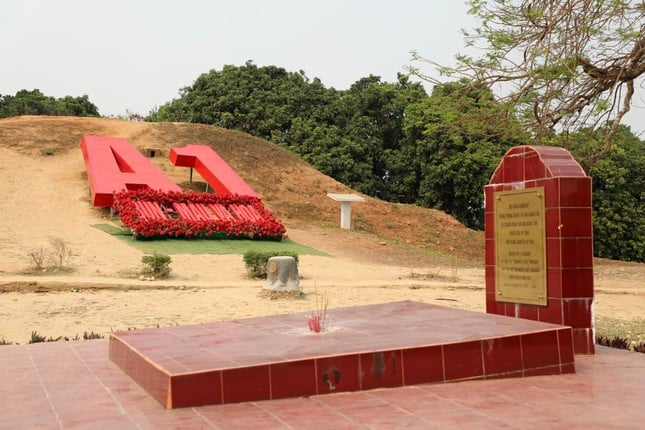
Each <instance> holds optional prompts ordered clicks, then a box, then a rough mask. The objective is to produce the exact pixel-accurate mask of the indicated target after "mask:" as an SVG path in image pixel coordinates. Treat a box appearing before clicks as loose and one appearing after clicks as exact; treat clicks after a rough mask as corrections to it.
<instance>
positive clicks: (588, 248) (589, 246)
mask: <svg viewBox="0 0 645 430" xmlns="http://www.w3.org/2000/svg"><path fill="white" fill-rule="evenodd" d="M561 252H562V257H561V258H562V267H563V268H584V267H592V266H593V241H592V239H591V238H590V237H589V238H565V239H562V250H561Z"/></svg>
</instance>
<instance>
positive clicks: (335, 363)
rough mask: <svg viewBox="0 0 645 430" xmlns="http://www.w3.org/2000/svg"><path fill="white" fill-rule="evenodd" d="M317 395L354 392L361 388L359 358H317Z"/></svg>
mask: <svg viewBox="0 0 645 430" xmlns="http://www.w3.org/2000/svg"><path fill="white" fill-rule="evenodd" d="M316 371H317V380H318V394H327V393H338V392H341V391H356V390H359V389H360V388H361V386H360V378H359V356H358V354H355V355H346V356H341V357H328V358H319V359H317V360H316Z"/></svg>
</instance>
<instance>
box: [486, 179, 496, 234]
mask: <svg viewBox="0 0 645 430" xmlns="http://www.w3.org/2000/svg"><path fill="white" fill-rule="evenodd" d="M495 188H496V187H495V185H485V186H484V205H485V208H484V213H485V214H491V213H493V208H494V207H495V205H494V203H493V202H494V200H493V194H494V193H495V191H496V189H495ZM484 221H485V222H487V221H486V220H484ZM486 225H487V226H488V224H486Z"/></svg>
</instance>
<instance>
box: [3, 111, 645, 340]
mask: <svg viewBox="0 0 645 430" xmlns="http://www.w3.org/2000/svg"><path fill="white" fill-rule="evenodd" d="M84 134H95V135H107V136H120V137H124V138H126V139H128V140H129V141H130V143H132V144H133V145H135V146H137V147H139V148H140V149H142V150H143V149H144V148H153V149H155V150H157V152H158V153H161V155H160V156H157V157H155V158H152V159H151V161H152V162H154V163H155V164H156V165H158V166H159V167H160V168H161V169H162V170H163V171H164V172H165V173H166V174H167V175H169V176H170V177H171V178H173V180H175V182H177V183H180V184H185V183H186V181H187V180H188V171H187V170H186V169H182V168H175V167H174V166H172V165H171V164H170V162H169V161H168V160H167V155H168V151H169V148H170V147H171V146H177V147H181V146H184V145H186V144H203V145H210V146H212V147H213V148H214V149H215V151H217V152H218V153H219V154H220V155H221V156H222V158H224V160H226V161H227V162H228V163H229V164H230V165H231V166H232V167H233V168H234V169H235V170H236V171H237V172H238V173H239V174H240V175H241V176H242V177H243V178H244V179H245V180H246V181H247V182H248V183H249V184H250V185H251V186H252V187H253V188H254V189H255V190H256V191H257V192H258V193H259V194H260V195H261V196H262V199H263V201H264V203H265V204H266V205H267V207H269V208H270V209H271V210H272V212H273V213H274V214H275V215H276V216H277V217H278V218H280V219H281V220H282V221H283V223H284V224H285V226H286V227H287V234H288V235H289V237H290V238H291V239H293V240H295V241H296V242H298V243H301V244H304V245H308V246H311V247H314V248H317V249H319V250H322V251H325V252H327V253H328V254H330V255H331V257H314V256H302V257H301V263H300V265H299V269H300V273H301V276H302V277H303V279H302V283H301V284H302V285H303V288H304V290H305V293H307V297H306V298H305V300H267V299H262V298H260V297H258V291H259V290H260V288H261V286H262V284H263V283H262V281H258V280H252V279H249V278H248V277H246V274H245V272H244V267H243V263H242V259H241V256H239V255H217V256H216V255H173V256H172V258H173V264H172V268H173V272H172V275H171V277H170V279H168V280H165V281H154V282H146V281H139V280H137V279H131V278H130V277H128V276H127V274H128V273H131V272H132V271H133V270H135V269H136V268H137V267H138V264H139V262H140V259H141V256H142V253H141V251H139V250H137V249H135V248H133V247H131V246H129V245H127V244H125V243H124V242H122V241H120V240H118V239H116V238H115V237H113V236H110V235H108V234H106V233H104V232H102V231H100V230H97V229H96V228H93V227H92V225H93V224H97V223H101V222H106V219H107V212H106V211H105V210H99V209H96V208H93V207H92V206H91V205H90V203H89V190H88V185H87V180H86V174H85V165H84V162H83V157H82V154H81V151H80V148H79V144H80V140H81V137H82V136H83V135H84ZM44 154H52V155H44ZM195 179H196V180H197V181H200V180H201V179H200V178H199V177H198V176H197V175H196V176H195ZM327 192H336V193H347V192H352V190H350V189H349V188H347V187H346V186H344V185H342V184H340V183H338V182H336V181H334V180H333V179H331V178H329V177H327V176H325V175H322V174H321V173H319V172H318V171H317V170H315V169H314V168H312V167H311V166H309V165H308V164H307V163H305V162H303V161H302V160H300V159H299V158H297V157H296V156H294V155H293V154H291V153H290V152H288V151H286V150H284V149H282V148H280V147H277V146H276V145H273V144H271V143H268V142H266V141H264V140H261V139H257V138H254V137H252V136H249V135H247V134H244V133H238V132H233V131H229V130H224V129H221V128H217V127H209V126H201V125H192V124H151V123H133V122H124V121H118V120H112V119H95V118H75V117H18V118H11V119H5V120H0V196H1V198H0V215H1V219H2V222H1V223H0V255H1V257H2V258H0V340H2V339H5V340H8V341H12V342H21V343H23V342H25V341H26V340H27V339H28V338H29V335H30V333H31V331H32V330H38V331H39V332H40V333H44V334H46V335H51V336H54V337H56V336H69V337H72V336H74V335H75V334H78V333H80V334H82V333H83V331H86V330H87V331H90V330H93V331H98V332H101V333H104V334H105V333H107V332H109V331H110V330H111V329H125V328H128V327H139V328H140V327H146V326H154V325H167V324H175V323H192V322H202V321H212V320H218V319H229V318H240V317H245V316H252V315H263V314H271V313H282V312H291V311H307V310H311V309H312V308H313V307H314V306H313V305H314V299H313V297H314V294H312V293H313V292H314V291H315V289H319V290H320V291H328V293H329V296H330V306H333V307H336V306H344V305H352V304H360V303H376V302H385V301H392V300H404V299H413V300H421V301H427V302H432V303H439V304H447V305H453V306H459V307H462V308H467V309H478V310H482V309H483V307H484V292H483V286H484V274H483V269H482V263H481V262H482V259H483V234H482V233H481V232H475V231H472V230H469V229H467V228H465V227H463V226H462V225H461V224H459V223H458V222H457V221H455V220H454V219H453V218H452V217H450V216H448V215H446V214H444V213H442V212H439V211H435V210H429V209H422V208H418V207H414V206H410V205H400V204H391V203H386V202H382V201H379V200H376V199H372V198H366V200H367V201H366V203H362V204H355V205H354V206H353V223H354V226H355V229H353V230H351V231H344V230H341V229H339V228H338V227H337V226H338V217H339V208H338V203H336V202H333V201H331V200H330V199H329V198H327V197H326V193H327ZM49 237H57V238H62V239H64V240H65V241H67V242H68V243H69V244H70V246H71V248H72V249H73V250H74V251H75V253H76V256H75V257H74V259H73V262H72V264H73V266H74V269H75V270H74V272H72V273H67V274H61V275H56V276H26V275H25V274H24V272H25V270H26V269H27V268H28V266H29V265H30V259H29V257H28V253H29V252H30V251H31V250H34V249H38V248H39V247H44V246H47V245H48V238H49ZM599 263H600V264H599V265H597V280H596V285H597V287H598V289H597V291H599V295H598V300H597V302H598V303H597V311H598V313H599V314H600V315H603V313H605V314H607V315H610V316H613V315H614V314H618V315H619V316H620V317H621V318H627V319H629V318H642V317H643V315H642V309H643V308H645V306H643V305H645V302H644V296H643V294H644V293H645V285H644V284H645V281H643V279H645V276H644V275H645V270H644V265H638V264H622V263H614V262H599ZM79 290H80V291H79ZM3 291H4V293H1V292H3ZM603 291H604V292H603ZM44 292H47V293H46V294H44ZM604 297H606V299H603V298H604ZM601 299H603V300H601Z"/></svg>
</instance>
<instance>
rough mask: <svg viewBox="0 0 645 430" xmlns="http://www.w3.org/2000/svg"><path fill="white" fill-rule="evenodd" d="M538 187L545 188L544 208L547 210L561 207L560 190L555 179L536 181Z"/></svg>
mask: <svg viewBox="0 0 645 430" xmlns="http://www.w3.org/2000/svg"><path fill="white" fill-rule="evenodd" d="M535 185H536V186H538V187H544V195H545V199H544V206H545V208H547V209H548V208H558V207H560V190H559V188H558V182H557V180H556V179H554V178H549V179H539V180H537V181H535Z"/></svg>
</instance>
